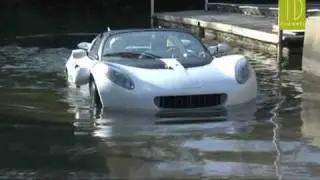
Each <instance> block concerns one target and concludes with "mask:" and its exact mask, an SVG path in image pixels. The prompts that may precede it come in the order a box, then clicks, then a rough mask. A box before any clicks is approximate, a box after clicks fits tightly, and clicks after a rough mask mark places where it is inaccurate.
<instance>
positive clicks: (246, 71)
mask: <svg viewBox="0 0 320 180" xmlns="http://www.w3.org/2000/svg"><path fill="white" fill-rule="evenodd" d="M250 75H251V70H250V65H249V63H248V61H247V60H246V59H241V60H239V61H238V62H237V63H236V66H235V76H236V80H237V82H238V83H239V84H244V83H245V82H247V80H248V79H249V78H250Z"/></svg>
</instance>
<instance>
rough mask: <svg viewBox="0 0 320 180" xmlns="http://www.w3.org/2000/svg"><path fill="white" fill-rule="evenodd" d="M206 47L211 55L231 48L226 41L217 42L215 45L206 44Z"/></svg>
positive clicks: (225, 51) (222, 52)
mask: <svg viewBox="0 0 320 180" xmlns="http://www.w3.org/2000/svg"><path fill="white" fill-rule="evenodd" d="M207 48H208V50H209V52H210V54H211V55H212V56H216V55H219V54H224V53H228V52H230V51H231V50H232V48H231V46H229V44H226V43H219V44H217V45H215V46H208V47H207Z"/></svg>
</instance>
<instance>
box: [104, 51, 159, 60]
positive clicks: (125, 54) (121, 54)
mask: <svg viewBox="0 0 320 180" xmlns="http://www.w3.org/2000/svg"><path fill="white" fill-rule="evenodd" d="M108 56H125V57H127V56H138V57H139V58H141V57H143V58H152V59H158V58H161V56H158V55H155V54H152V53H149V52H132V51H128V52H127V51H124V52H115V53H106V54H104V55H103V57H108Z"/></svg>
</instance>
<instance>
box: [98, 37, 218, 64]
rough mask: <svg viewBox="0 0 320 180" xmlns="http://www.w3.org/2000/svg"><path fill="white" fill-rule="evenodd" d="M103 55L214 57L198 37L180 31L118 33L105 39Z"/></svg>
mask: <svg viewBox="0 0 320 180" xmlns="http://www.w3.org/2000/svg"><path fill="white" fill-rule="evenodd" d="M102 56H103V57H106V56H116V57H124V56H125V57H144V58H151V59H152V58H189V57H194V58H199V59H210V58H211V59H212V56H211V55H210V54H209V52H208V51H207V49H206V48H205V46H204V45H203V44H202V43H201V42H200V41H199V40H198V39H197V38H195V37H194V36H193V35H191V34H189V33H185V32H178V31H138V32H124V33H117V34H114V35H111V36H110V37H109V38H108V39H107V40H106V41H105V43H104V46H103V50H102Z"/></svg>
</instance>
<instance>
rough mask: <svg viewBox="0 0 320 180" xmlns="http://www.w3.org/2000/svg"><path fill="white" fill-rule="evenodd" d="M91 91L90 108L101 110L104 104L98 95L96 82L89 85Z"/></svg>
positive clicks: (92, 81)
mask: <svg viewBox="0 0 320 180" xmlns="http://www.w3.org/2000/svg"><path fill="white" fill-rule="evenodd" d="M89 91H90V106H91V107H92V108H94V109H95V108H97V109H101V108H102V104H101V100H100V97H99V94H98V90H97V86H96V83H95V82H94V80H91V81H90V83H89Z"/></svg>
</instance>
